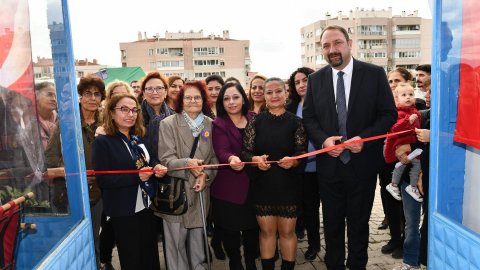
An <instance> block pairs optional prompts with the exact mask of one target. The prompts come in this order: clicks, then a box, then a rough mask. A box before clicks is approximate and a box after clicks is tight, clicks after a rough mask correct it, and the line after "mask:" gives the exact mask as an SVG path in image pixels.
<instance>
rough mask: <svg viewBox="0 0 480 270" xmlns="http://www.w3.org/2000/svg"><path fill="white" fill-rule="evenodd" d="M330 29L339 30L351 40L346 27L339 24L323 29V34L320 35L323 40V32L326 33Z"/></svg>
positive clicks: (346, 38)
mask: <svg viewBox="0 0 480 270" xmlns="http://www.w3.org/2000/svg"><path fill="white" fill-rule="evenodd" d="M328 30H338V31H340V32H342V34H343V36H344V37H345V40H347V41H349V40H350V37H349V36H348V32H347V30H346V29H345V28H343V27H341V26H339V25H329V26H327V27H326V28H325V29H323V31H322V34H321V35H320V40H322V37H323V33H325V32H326V31H328Z"/></svg>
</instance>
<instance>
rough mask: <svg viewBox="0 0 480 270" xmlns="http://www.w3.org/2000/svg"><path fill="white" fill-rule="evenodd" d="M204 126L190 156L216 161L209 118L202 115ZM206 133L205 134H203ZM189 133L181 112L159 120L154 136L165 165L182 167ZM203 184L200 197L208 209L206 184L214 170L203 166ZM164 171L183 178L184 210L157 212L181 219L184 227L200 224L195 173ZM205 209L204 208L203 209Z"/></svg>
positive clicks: (166, 217) (189, 143) (189, 145)
mask: <svg viewBox="0 0 480 270" xmlns="http://www.w3.org/2000/svg"><path fill="white" fill-rule="evenodd" d="M203 125H204V126H205V128H204V130H203V131H202V133H201V134H200V135H199V136H201V137H200V139H199V141H198V146H197V150H196V151H195V156H194V158H197V159H202V160H203V161H204V164H216V163H218V160H217V157H216V156H215V152H214V151H213V146H212V119H210V118H209V117H205V120H204V121H203ZM207 135H208V136H207ZM193 140H194V138H193V135H192V132H191V130H190V128H189V127H188V125H187V123H186V122H185V119H184V118H183V116H182V114H179V113H176V114H174V115H171V116H169V117H167V118H165V119H164V120H162V121H161V122H160V128H159V138H158V159H159V160H160V163H161V164H163V165H165V166H167V167H168V168H169V169H172V168H180V167H185V165H186V163H187V159H188V157H189V155H190V151H191V150H192V145H193ZM205 173H206V174H207V188H206V189H205V190H204V191H203V200H204V202H205V207H206V209H207V210H208V209H209V204H210V184H211V181H212V180H213V179H215V176H216V174H217V171H216V169H206V170H205ZM168 175H171V176H175V177H179V178H183V179H186V181H187V183H186V191H187V199H188V210H187V212H186V213H185V214H183V215H181V216H171V215H164V214H157V215H159V216H160V217H162V218H163V219H164V220H165V221H167V222H175V223H183V224H184V226H185V228H187V229H192V228H199V227H202V218H201V212H200V211H201V210H200V200H199V195H198V193H197V192H195V191H194V190H193V189H192V187H193V185H194V184H195V177H194V176H193V175H192V174H191V173H190V171H189V170H180V171H170V172H168ZM206 212H207V211H206Z"/></svg>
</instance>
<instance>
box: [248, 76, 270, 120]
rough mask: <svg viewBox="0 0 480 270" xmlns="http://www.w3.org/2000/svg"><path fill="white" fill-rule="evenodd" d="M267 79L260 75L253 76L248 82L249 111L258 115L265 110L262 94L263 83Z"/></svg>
mask: <svg viewBox="0 0 480 270" xmlns="http://www.w3.org/2000/svg"><path fill="white" fill-rule="evenodd" d="M266 79H267V77H265V76H262V75H258V74H257V75H255V76H253V78H252V80H251V81H250V89H249V90H248V104H249V105H250V111H252V112H254V113H257V114H258V113H260V112H261V111H263V110H264V109H265V96H264V94H263V83H264V82H265V80H266Z"/></svg>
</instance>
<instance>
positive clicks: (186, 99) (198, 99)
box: [183, 96, 202, 103]
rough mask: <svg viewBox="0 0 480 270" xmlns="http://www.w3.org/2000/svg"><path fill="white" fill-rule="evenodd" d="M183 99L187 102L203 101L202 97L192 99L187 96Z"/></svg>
mask: <svg viewBox="0 0 480 270" xmlns="http://www.w3.org/2000/svg"><path fill="white" fill-rule="evenodd" d="M183 99H184V100H185V101H188V102H190V103H191V102H199V101H200V100H202V96H194V97H191V96H185V97H183Z"/></svg>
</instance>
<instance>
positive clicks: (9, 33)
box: [0, 0, 35, 104]
mask: <svg viewBox="0 0 480 270" xmlns="http://www.w3.org/2000/svg"><path fill="white" fill-rule="evenodd" d="M0 5H1V7H2V8H1V9H0V18H1V20H0V86H3V87H5V88H8V89H10V90H14V91H16V92H18V93H21V94H22V95H24V96H26V97H28V98H29V99H30V100H32V102H33V104H35V98H34V97H35V96H34V92H33V83H34V82H33V78H34V73H33V65H32V48H31V42H30V18H29V12H28V1H27V0H0Z"/></svg>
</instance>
